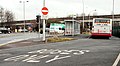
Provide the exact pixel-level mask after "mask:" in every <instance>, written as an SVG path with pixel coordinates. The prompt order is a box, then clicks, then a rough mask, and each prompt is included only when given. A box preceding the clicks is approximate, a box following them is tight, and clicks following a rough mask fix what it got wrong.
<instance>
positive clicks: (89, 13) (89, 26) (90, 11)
mask: <svg viewBox="0 0 120 66" xmlns="http://www.w3.org/2000/svg"><path fill="white" fill-rule="evenodd" d="M93 11H96V10H92V11H90V12H89V14H88V16H89V29H90V13H91V12H93Z"/></svg>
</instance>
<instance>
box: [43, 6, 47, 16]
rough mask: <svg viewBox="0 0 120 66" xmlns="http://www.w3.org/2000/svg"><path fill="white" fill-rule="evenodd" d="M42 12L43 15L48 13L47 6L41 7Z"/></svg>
mask: <svg viewBox="0 0 120 66" xmlns="http://www.w3.org/2000/svg"><path fill="white" fill-rule="evenodd" d="M42 14H43V15H47V14H48V8H47V7H43V8H42Z"/></svg>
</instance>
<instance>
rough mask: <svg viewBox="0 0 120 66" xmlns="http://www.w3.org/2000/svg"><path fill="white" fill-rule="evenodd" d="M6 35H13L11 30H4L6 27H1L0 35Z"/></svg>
mask: <svg viewBox="0 0 120 66" xmlns="http://www.w3.org/2000/svg"><path fill="white" fill-rule="evenodd" d="M2 33H4V34H6V33H11V31H10V29H7V28H4V27H0V34H2Z"/></svg>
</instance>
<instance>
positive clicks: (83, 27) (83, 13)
mask: <svg viewBox="0 0 120 66" xmlns="http://www.w3.org/2000/svg"><path fill="white" fill-rule="evenodd" d="M82 3H83V30H84V15H85V14H84V1H83V0H82Z"/></svg>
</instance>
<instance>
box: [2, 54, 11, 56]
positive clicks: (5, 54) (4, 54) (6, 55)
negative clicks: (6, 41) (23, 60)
mask: <svg viewBox="0 0 120 66" xmlns="http://www.w3.org/2000/svg"><path fill="white" fill-rule="evenodd" d="M7 55H11V54H0V56H7Z"/></svg>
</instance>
